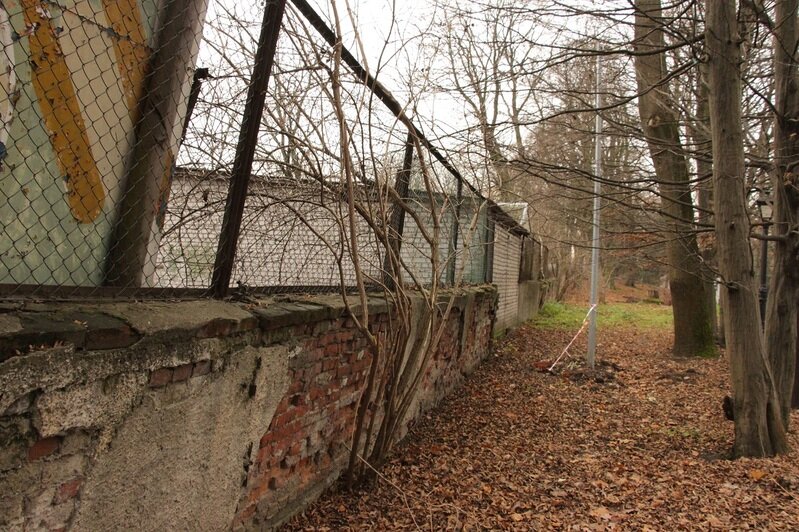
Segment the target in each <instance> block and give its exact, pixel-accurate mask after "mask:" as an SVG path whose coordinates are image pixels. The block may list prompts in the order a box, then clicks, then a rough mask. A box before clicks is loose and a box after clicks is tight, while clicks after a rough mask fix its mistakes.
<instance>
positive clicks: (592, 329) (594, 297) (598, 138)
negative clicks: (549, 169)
mask: <svg viewBox="0 0 799 532" xmlns="http://www.w3.org/2000/svg"><path fill="white" fill-rule="evenodd" d="M599 58H600V56H598V55H597V56H596V97H595V105H596V125H595V133H596V135H595V138H594V175H595V178H594V222H593V224H594V231H593V238H592V240H591V300H590V303H589V304H590V305H591V306H590V309H589V314H590V316H589V324H588V353H586V357H585V361H586V364H588V367H589V368H592V369H593V367H594V365H595V363H596V315H597V303H598V299H599V214H600V213H599V208H600V198H599V193H600V183H599V177H600V175H601V174H602V116H601V115H600V114H599V107H600V105H601V98H600V95H599V87H600V83H601V76H602V67H601V64H600V62H599Z"/></svg>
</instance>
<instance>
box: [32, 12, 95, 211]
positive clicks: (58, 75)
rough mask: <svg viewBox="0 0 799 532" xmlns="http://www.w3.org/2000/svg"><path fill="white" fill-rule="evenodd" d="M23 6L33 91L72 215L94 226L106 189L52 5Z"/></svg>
mask: <svg viewBox="0 0 799 532" xmlns="http://www.w3.org/2000/svg"><path fill="white" fill-rule="evenodd" d="M21 4H22V7H23V9H24V16H25V24H26V33H27V34H28V43H29V46H30V63H31V78H32V82H33V87H34V90H35V91H36V96H37V98H38V100H39V106H40V107H41V110H42V116H43V118H44V123H45V126H46V127H47V129H48V130H49V132H50V142H51V144H52V146H53V150H54V152H55V155H56V158H57V159H58V166H59V168H60V169H61V172H62V173H63V174H64V176H65V179H66V184H67V196H68V202H69V207H70V211H71V212H72V216H73V217H74V218H75V219H76V220H77V221H78V222H80V223H91V222H93V221H94V220H95V219H96V218H97V217H98V216H99V215H100V212H101V211H102V208H103V201H104V200H105V190H104V189H103V184H102V181H101V180H100V173H99V172H98V170H97V165H96V163H95V161H94V157H93V156H92V152H91V147H90V144H89V137H88V134H87V132H86V125H85V123H84V121H83V116H82V115H81V109H80V102H79V101H78V96H77V94H76V92H75V87H74V86H73V84H72V78H71V77H70V72H69V68H68V67H67V63H66V61H65V60H64V53H63V52H62V50H61V45H60V44H59V43H58V39H57V38H56V30H55V28H54V27H53V25H52V22H51V20H50V12H49V10H48V5H47V4H45V3H40V2H37V1H35V0H22V2H21Z"/></svg>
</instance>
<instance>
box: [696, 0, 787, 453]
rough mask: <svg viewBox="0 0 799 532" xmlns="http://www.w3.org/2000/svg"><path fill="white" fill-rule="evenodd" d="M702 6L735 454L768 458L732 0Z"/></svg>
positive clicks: (779, 434)
mask: <svg viewBox="0 0 799 532" xmlns="http://www.w3.org/2000/svg"><path fill="white" fill-rule="evenodd" d="M794 11H795V9H794ZM706 12H707V22H706V30H705V40H706V45H707V50H708V78H709V79H708V83H709V88H710V91H709V92H710V119H711V128H712V142H713V185H714V187H713V188H714V195H715V225H716V239H717V243H718V258H719V269H720V272H721V276H722V283H723V287H722V304H723V305H724V308H725V312H724V320H725V332H726V336H727V351H728V353H729V358H730V368H731V373H732V388H733V408H734V417H735V444H734V453H735V455H736V456H768V455H772V454H775V453H784V452H786V451H787V441H786V437H785V426H784V423H783V420H782V407H781V403H780V397H779V394H778V390H777V387H776V382H775V380H774V376H773V374H772V371H771V367H770V364H769V360H768V357H767V356H766V351H765V347H764V341H763V333H762V332H761V329H760V326H759V324H760V320H759V313H758V302H757V291H756V289H755V281H754V275H753V267H752V266H753V265H752V255H751V248H750V245H749V218H748V215H747V212H746V191H745V181H744V176H745V165H744V144H743V128H742V119H741V72H740V70H739V68H740V66H739V65H740V62H741V50H740V43H741V40H740V37H739V35H738V27H737V19H736V10H735V1H734V0H707V2H706ZM794 303H795V301H794Z"/></svg>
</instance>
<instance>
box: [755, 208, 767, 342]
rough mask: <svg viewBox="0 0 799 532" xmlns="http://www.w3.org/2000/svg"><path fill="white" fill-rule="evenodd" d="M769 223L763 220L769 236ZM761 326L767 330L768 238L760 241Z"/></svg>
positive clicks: (764, 228)
mask: <svg viewBox="0 0 799 532" xmlns="http://www.w3.org/2000/svg"><path fill="white" fill-rule="evenodd" d="M768 229H769V223H768V222H767V221H765V220H763V235H764V236H768ZM758 295H759V296H760V326H761V327H762V328H763V330H764V331H765V330H766V302H767V301H768V240H765V239H764V240H761V241H760V293H759V294H758Z"/></svg>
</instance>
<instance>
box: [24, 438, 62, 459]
mask: <svg viewBox="0 0 799 532" xmlns="http://www.w3.org/2000/svg"><path fill="white" fill-rule="evenodd" d="M59 447H61V438H60V437H58V436H51V437H49V438H42V439H41V440H39V441H37V442H36V443H34V444H33V445H31V446H30V448H29V449H28V460H30V461H31V462H33V461H34V460H39V459H40V458H44V457H46V456H50V455H51V454H53V453H55V452H56V451H57V450H58V448H59Z"/></svg>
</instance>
